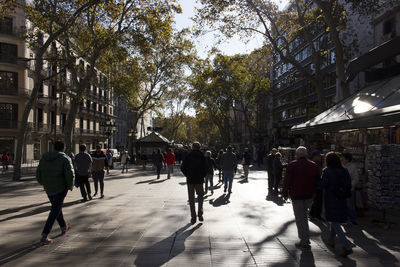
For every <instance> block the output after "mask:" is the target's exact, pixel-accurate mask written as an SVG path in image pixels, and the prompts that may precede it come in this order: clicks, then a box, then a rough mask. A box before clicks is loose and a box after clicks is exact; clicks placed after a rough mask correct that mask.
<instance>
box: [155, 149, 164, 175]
mask: <svg viewBox="0 0 400 267" xmlns="http://www.w3.org/2000/svg"><path fill="white" fill-rule="evenodd" d="M153 160H154V166H155V167H156V170H157V179H160V173H161V169H162V166H163V162H164V155H163V154H162V153H161V149H159V148H157V153H155V154H154V159H153Z"/></svg>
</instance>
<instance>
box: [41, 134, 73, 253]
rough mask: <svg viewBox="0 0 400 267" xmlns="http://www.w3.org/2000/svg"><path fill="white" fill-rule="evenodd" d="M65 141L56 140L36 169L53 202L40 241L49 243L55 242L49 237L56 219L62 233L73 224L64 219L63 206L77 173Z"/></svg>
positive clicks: (44, 243) (43, 243)
mask: <svg viewBox="0 0 400 267" xmlns="http://www.w3.org/2000/svg"><path fill="white" fill-rule="evenodd" d="M64 148H65V147H64V143H63V142H60V141H56V142H54V151H51V152H47V153H45V154H44V155H43V156H42V158H41V159H40V161H39V165H38V167H37V170H36V179H37V181H38V182H39V184H41V185H42V186H43V188H44V190H45V191H46V194H47V197H48V198H49V200H50V203H51V209H50V213H49V216H48V218H47V221H46V224H45V225H44V228H43V231H42V236H41V238H40V243H41V244H42V245H47V244H50V243H52V242H53V240H52V239H50V238H48V235H49V234H50V231H51V228H52V227H53V224H54V222H55V220H57V222H58V224H59V226H60V228H61V234H65V233H66V232H67V231H68V230H69V229H70V228H71V224H69V223H68V224H67V223H66V222H65V220H64V216H63V212H62V206H63V203H64V199H65V197H66V195H67V192H68V190H71V191H72V188H73V186H74V179H75V173H74V168H73V166H72V162H71V159H70V158H69V157H68V156H67V155H66V154H65V153H64Z"/></svg>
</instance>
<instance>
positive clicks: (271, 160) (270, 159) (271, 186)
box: [267, 148, 278, 194]
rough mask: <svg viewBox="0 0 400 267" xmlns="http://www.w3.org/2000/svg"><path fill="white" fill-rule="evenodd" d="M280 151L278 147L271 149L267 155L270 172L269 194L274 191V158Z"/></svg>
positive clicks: (268, 170) (268, 171)
mask: <svg viewBox="0 0 400 267" xmlns="http://www.w3.org/2000/svg"><path fill="white" fill-rule="evenodd" d="M277 152H278V150H277V149H276V148H273V149H272V150H271V153H269V154H268V156H267V173H268V194H270V193H272V192H273V189H274V182H275V178H274V159H275V154H276V153H277Z"/></svg>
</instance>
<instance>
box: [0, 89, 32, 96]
mask: <svg viewBox="0 0 400 267" xmlns="http://www.w3.org/2000/svg"><path fill="white" fill-rule="evenodd" d="M31 94H32V90H30V89H26V88H18V89H15V88H5V89H3V88H0V95H8V96H20V97H30V96H31Z"/></svg>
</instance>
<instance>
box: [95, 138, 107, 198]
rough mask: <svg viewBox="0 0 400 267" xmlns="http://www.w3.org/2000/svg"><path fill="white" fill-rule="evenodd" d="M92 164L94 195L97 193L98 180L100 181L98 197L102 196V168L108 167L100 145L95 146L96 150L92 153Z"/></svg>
mask: <svg viewBox="0 0 400 267" xmlns="http://www.w3.org/2000/svg"><path fill="white" fill-rule="evenodd" d="M92 159H93V165H92V177H93V181H94V195H93V196H96V195H97V192H98V188H99V182H100V198H103V197H104V194H103V193H104V168H106V169H107V172H108V171H109V169H108V160H107V157H106V155H105V154H104V152H103V151H101V147H100V146H99V145H97V146H96V151H95V152H94V153H93V154H92Z"/></svg>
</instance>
